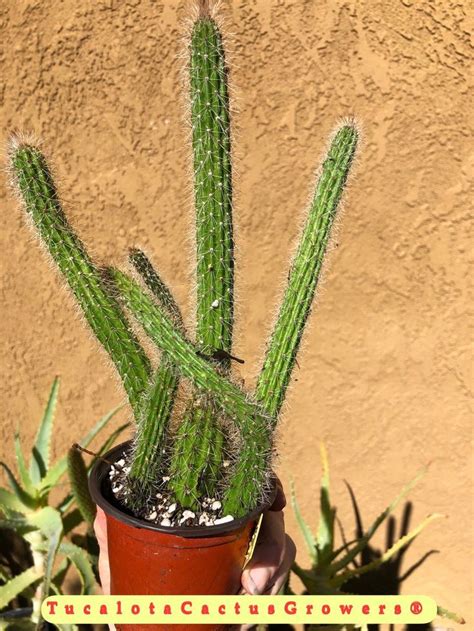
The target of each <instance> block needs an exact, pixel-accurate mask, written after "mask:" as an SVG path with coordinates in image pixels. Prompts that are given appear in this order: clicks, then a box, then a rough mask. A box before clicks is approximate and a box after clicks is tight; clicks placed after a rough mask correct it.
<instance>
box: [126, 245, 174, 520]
mask: <svg viewBox="0 0 474 631" xmlns="http://www.w3.org/2000/svg"><path fill="white" fill-rule="evenodd" d="M129 261H130V263H131V265H132V266H133V268H134V269H135V271H136V272H137V273H138V274H139V275H140V277H141V278H142V280H143V282H144V283H145V284H146V286H147V287H148V288H149V290H150V291H151V293H152V294H153V296H154V298H155V300H156V301H157V303H158V304H160V305H161V306H162V308H163V310H164V311H165V312H166V313H167V314H168V317H169V318H170V319H171V320H172V321H173V323H174V324H175V326H177V327H178V328H179V329H180V330H181V331H182V332H183V334H184V324H183V318H182V315H181V311H180V309H179V307H178V305H177V303H176V301H175V299H174V297H173V295H172V293H171V291H170V290H169V289H168V287H167V285H166V284H165V282H164V281H163V280H162V278H161V277H160V276H159V274H158V272H157V271H156V270H155V268H154V267H153V265H152V263H151V261H150V260H149V259H148V257H147V256H146V255H145V254H144V253H143V252H142V251H141V250H138V249H134V250H131V252H130V255H129ZM178 385H179V376H178V374H177V371H176V369H175V368H174V366H173V365H172V364H171V362H170V361H169V360H168V358H167V357H166V355H163V357H162V359H161V362H160V364H159V366H158V368H157V370H156V372H155V374H154V375H153V377H152V378H151V381H150V384H149V388H148V391H147V393H146V394H145V397H144V401H143V405H142V409H141V412H140V417H139V418H138V419H137V430H136V435H135V440H134V442H133V449H132V452H131V455H130V460H131V466H130V473H129V475H128V482H129V485H130V493H129V494H128V504H129V506H130V507H131V508H139V507H140V506H143V505H144V504H145V503H146V500H147V498H148V497H150V495H151V493H152V492H153V489H154V488H155V487H156V484H157V480H158V478H159V476H160V472H161V474H162V475H163V473H164V467H165V463H166V460H167V459H166V458H165V452H166V445H167V444H168V439H169V423H170V420H171V415H172V412H173V406H174V401H175V398H176V393H177V390H178Z"/></svg>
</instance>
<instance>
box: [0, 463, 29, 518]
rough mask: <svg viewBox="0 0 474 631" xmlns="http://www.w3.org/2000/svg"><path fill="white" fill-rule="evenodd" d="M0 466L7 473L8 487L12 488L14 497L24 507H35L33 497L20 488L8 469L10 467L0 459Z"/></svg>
mask: <svg viewBox="0 0 474 631" xmlns="http://www.w3.org/2000/svg"><path fill="white" fill-rule="evenodd" d="M0 466H1V467H3V469H4V471H5V473H6V474H7V478H8V482H9V484H10V487H11V488H12V490H13V493H14V494H15V497H16V498H17V499H18V500H19V501H20V502H21V503H22V504H23V506H24V509H26V510H28V509H30V510H31V509H34V508H36V501H35V498H34V497H31V495H30V494H29V493H27V492H26V491H25V490H24V489H22V488H21V486H20V485H19V484H18V482H17V480H16V478H15V476H14V475H13V472H12V470H11V469H10V467H9V466H8V465H6V464H5V463H4V462H1V461H0Z"/></svg>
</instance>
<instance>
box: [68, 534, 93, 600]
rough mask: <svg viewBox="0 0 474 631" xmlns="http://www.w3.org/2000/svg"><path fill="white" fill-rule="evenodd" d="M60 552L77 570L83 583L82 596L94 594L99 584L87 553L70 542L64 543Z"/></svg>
mask: <svg viewBox="0 0 474 631" xmlns="http://www.w3.org/2000/svg"><path fill="white" fill-rule="evenodd" d="M59 552H60V553H62V554H65V555H66V556H67V558H68V559H69V560H70V561H71V562H72V564H73V565H74V567H75V568H76V570H77V573H78V575H79V579H80V581H81V594H87V595H89V594H93V593H94V592H95V590H96V587H97V583H96V580H95V576H94V571H93V569H92V565H91V562H90V560H89V557H88V555H87V552H86V551H85V550H83V549H82V548H80V547H79V546H76V545H75V544H73V543H71V542H69V541H63V542H62V543H61V545H60V546H59Z"/></svg>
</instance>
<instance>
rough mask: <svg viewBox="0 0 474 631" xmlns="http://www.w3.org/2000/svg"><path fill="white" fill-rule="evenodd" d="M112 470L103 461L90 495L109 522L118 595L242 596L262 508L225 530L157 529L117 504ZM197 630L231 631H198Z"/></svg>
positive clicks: (119, 451)
mask: <svg viewBox="0 0 474 631" xmlns="http://www.w3.org/2000/svg"><path fill="white" fill-rule="evenodd" d="M128 446H129V443H123V444H121V445H118V446H117V447H115V448H113V449H112V450H111V451H109V452H108V453H107V454H106V455H105V456H104V458H105V460H107V461H108V462H109V463H110V462H116V461H117V460H120V458H121V457H122V456H123V453H124V451H126V449H127V447H128ZM109 470H110V465H109V464H108V463H107V462H105V461H104V460H97V461H96V463H95V465H94V466H93V468H92V471H91V475H90V479H89V489H90V492H91V495H92V498H93V500H94V502H95V503H96V504H97V505H98V506H100V508H102V510H103V511H104V512H105V515H106V519H107V539H108V548H109V562H110V573H111V593H112V594H124V595H125V594H132V595H133V594H137V595H142V594H145V595H148V594H156V595H167V594H169V595H175V594H176V595H188V594H189V595H192V594H195V595H208V594H229V595H234V594H238V593H239V591H240V579H241V574H242V568H243V566H244V561H245V557H246V554H247V550H248V547H249V543H250V539H251V536H252V533H253V530H254V527H255V525H256V522H257V519H258V517H259V516H260V514H261V513H262V512H263V511H264V510H266V509H268V507H269V506H270V505H271V503H272V501H273V499H274V496H273V498H272V499H270V501H269V502H268V504H266V505H265V506H261V507H260V508H259V509H257V510H255V511H253V512H252V513H250V514H249V515H247V516H246V517H244V518H242V519H238V520H234V521H233V522H230V523H226V524H222V525H219V526H199V527H192V528H189V527H188V528H184V527H170V528H167V527H164V526H158V525H155V524H151V523H149V522H147V521H144V520H142V519H139V518H137V517H134V516H133V515H132V514H131V513H127V512H125V511H124V510H123V509H122V508H120V507H119V506H118V504H117V502H116V501H115V500H114V498H113V495H112V491H111V486H110V482H109V475H108V473H109ZM121 628H123V629H126V630H127V631H132V630H133V631H135V630H138V629H140V628H142V629H170V628H171V629H173V631H174V630H179V629H186V628H189V625H188V626H184V625H172V626H171V627H170V625H169V624H168V625H147V626H146V627H145V626H143V627H142V626H141V625H117V629H121ZM192 628H193V630H196V631H197V630H199V629H210V628H214V629H221V628H222V629H225V628H228V626H226V625H223V626H221V627H215V626H214V627H210V626H209V625H192Z"/></svg>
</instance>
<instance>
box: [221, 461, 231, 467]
mask: <svg viewBox="0 0 474 631" xmlns="http://www.w3.org/2000/svg"><path fill="white" fill-rule="evenodd" d="M222 466H223V467H224V468H226V467H228V466H230V460H224V462H223V463H222Z"/></svg>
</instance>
